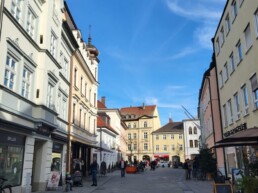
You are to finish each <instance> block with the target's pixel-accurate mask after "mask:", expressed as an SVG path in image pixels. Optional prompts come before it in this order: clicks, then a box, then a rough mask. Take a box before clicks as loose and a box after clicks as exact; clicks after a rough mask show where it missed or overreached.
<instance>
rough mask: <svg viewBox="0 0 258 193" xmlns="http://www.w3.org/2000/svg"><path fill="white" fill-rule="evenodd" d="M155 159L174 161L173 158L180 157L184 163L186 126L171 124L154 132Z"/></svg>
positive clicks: (170, 121) (178, 123)
mask: <svg viewBox="0 0 258 193" xmlns="http://www.w3.org/2000/svg"><path fill="white" fill-rule="evenodd" d="M152 135H153V141H154V142H153V149H154V150H153V153H154V155H153V156H154V159H159V160H166V161H172V160H173V159H172V157H173V156H179V157H180V162H184V160H185V159H184V149H185V148H184V126H183V122H173V121H172V119H171V118H170V119H169V123H167V124H166V125H164V126H163V127H161V128H159V129H158V130H156V131H154V132H152Z"/></svg>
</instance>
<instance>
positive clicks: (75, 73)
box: [73, 68, 77, 87]
mask: <svg viewBox="0 0 258 193" xmlns="http://www.w3.org/2000/svg"><path fill="white" fill-rule="evenodd" d="M73 79H74V84H73V85H74V86H75V87H76V83H77V68H75V69H74V75H73Z"/></svg>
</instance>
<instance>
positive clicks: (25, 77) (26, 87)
mask: <svg viewBox="0 0 258 193" xmlns="http://www.w3.org/2000/svg"><path fill="white" fill-rule="evenodd" d="M30 80H31V72H30V71H29V70H28V69H27V68H26V67H24V68H23V73H22V91H21V95H22V96H23V97H25V98H29V94H30V84H31V82H30Z"/></svg>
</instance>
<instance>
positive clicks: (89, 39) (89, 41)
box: [88, 25, 91, 45]
mask: <svg viewBox="0 0 258 193" xmlns="http://www.w3.org/2000/svg"><path fill="white" fill-rule="evenodd" d="M88 44H89V45H91V25H89V37H88Z"/></svg>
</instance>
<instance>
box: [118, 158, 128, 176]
mask: <svg viewBox="0 0 258 193" xmlns="http://www.w3.org/2000/svg"><path fill="white" fill-rule="evenodd" d="M119 167H120V170H121V177H122V178H123V177H125V168H126V162H125V161H124V160H123V158H121V161H120V164H119Z"/></svg>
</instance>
